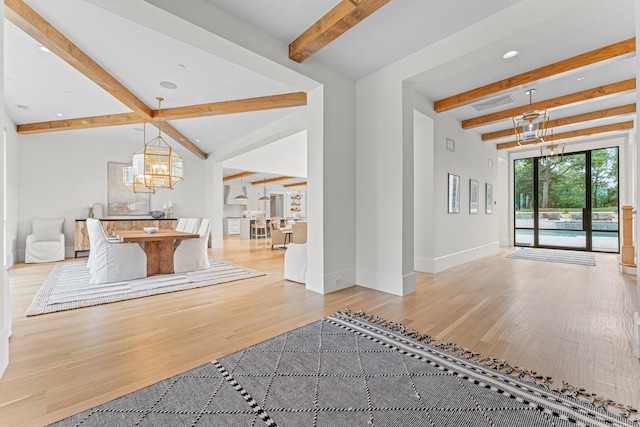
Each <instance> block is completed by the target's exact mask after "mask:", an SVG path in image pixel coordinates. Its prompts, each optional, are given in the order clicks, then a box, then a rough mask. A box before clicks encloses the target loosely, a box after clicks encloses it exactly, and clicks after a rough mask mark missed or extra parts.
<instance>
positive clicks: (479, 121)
mask: <svg viewBox="0 0 640 427" xmlns="http://www.w3.org/2000/svg"><path fill="white" fill-rule="evenodd" d="M635 88H636V79H635V78H632V79H628V80H623V81H621V82H616V83H611V84H608V85H604V86H600V87H596V88H593V89H587V90H583V91H581V92H576V93H571V94H568V95H564V96H559V97H557V98H552V99H547V100H545V101H539V102H535V103H533V104H532V105H524V106H520V107H514V108H510V109H508V110H502V111H497V112H495V113H491V114H486V115H484V116H478V117H474V118H471V119H467V120H463V121H462V128H463V129H470V128H473V127H476V126H480V125H483V124H486V123H492V122H496V121H498V120H504V119H508V118H511V117H514V116H519V115H521V114H522V113H523V112H524V111H527V110H531V109H533V110H546V109H549V108H555V107H561V106H563V105H568V104H574V103H577V102H581V101H586V100H589V99H593V98H599V97H603V96H608V95H612V94H616V93H621V92H626V91H630V90H635Z"/></svg>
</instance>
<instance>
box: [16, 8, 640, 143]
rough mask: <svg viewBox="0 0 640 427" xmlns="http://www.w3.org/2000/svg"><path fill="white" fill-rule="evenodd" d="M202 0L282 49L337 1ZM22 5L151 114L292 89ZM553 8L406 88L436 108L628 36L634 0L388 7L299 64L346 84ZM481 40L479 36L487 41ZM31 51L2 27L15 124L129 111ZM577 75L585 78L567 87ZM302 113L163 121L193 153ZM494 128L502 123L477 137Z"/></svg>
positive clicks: (613, 100)
mask: <svg viewBox="0 0 640 427" xmlns="http://www.w3.org/2000/svg"><path fill="white" fill-rule="evenodd" d="M138 1H140V0H138ZM205 1H207V2H209V3H210V4H211V8H212V10H213V11H215V10H216V8H217V7H219V8H221V9H223V10H225V11H227V12H229V13H232V14H234V15H237V16H238V17H240V18H241V19H242V20H244V21H246V22H247V23H249V24H250V25H252V26H255V27H258V28H260V29H261V30H262V31H264V32H265V33H267V34H268V35H269V36H271V37H273V38H275V39H277V40H279V41H281V42H282V45H283V48H286V46H287V45H288V43H289V42H291V41H293V40H294V39H295V37H297V36H298V35H299V34H300V33H302V31H304V29H306V28H307V27H309V26H310V25H311V24H313V22H315V21H316V20H317V19H319V18H320V17H321V16H322V15H323V14H325V13H326V12H327V11H328V10H329V9H331V8H332V7H333V6H334V5H335V4H337V3H338V0H314V1H304V2H303V1H284V0H243V1H237V0H205ZM26 3H27V4H29V5H30V6H31V7H32V8H34V9H35V10H36V11H37V12H38V13H39V14H41V15H42V16H43V17H44V18H45V19H46V20H48V21H49V22H50V23H51V24H53V25H54V26H55V27H56V28H58V29H59V30H60V31H61V32H62V33H63V34H64V35H65V36H67V37H68V38H69V39H71V40H72V41H73V42H74V43H76V44H77V45H78V46H79V47H80V48H81V49H82V50H83V51H84V52H85V53H87V54H88V55H89V56H90V57H92V58H93V59H94V60H96V61H97V62H98V63H100V64H101V65H102V67H104V68H105V69H106V70H107V71H109V72H110V73H111V74H112V75H113V76H114V77H116V78H117V79H118V80H119V81H120V82H122V83H123V84H124V85H125V86H126V87H128V88H129V89H130V90H131V91H132V92H133V93H134V94H135V95H136V96H138V97H139V98H140V99H142V100H143V101H144V102H145V103H147V105H149V106H150V107H152V108H156V107H157V101H156V100H155V98H156V97H157V96H162V97H164V98H165V101H164V102H163V104H162V106H163V107H173V106H183V105H191V104H198V103H206V102H214V101H222V100H233V99H240V98H246V97H255V96H263V95H271V94H280V93H287V92H295V91H299V90H301V89H300V88H297V87H292V86H289V85H286V84H283V83H281V82H279V81H276V80H274V79H273V78H270V77H268V76H267V75H261V74H259V73H256V72H255V71H251V70H248V69H246V68H244V67H241V66H239V65H236V64H233V63H231V62H229V61H227V60H224V59H221V58H218V57H215V56H213V55H210V54H208V53H206V52H204V51H203V50H199V49H196V48H194V47H191V46H189V45H187V44H185V43H182V42H180V41H177V40H174V39H172V38H170V37H167V36H165V35H163V34H160V33H158V32H155V31H153V30H151V29H149V28H146V27H143V26H140V25H138V24H136V23H134V22H132V21H129V20H127V19H124V18H122V17H120V16H117V15H116V14H113V13H111V12H109V11H106V10H103V9H101V8H99V7H97V6H95V5H94V4H92V3H90V2H87V1H83V0H57V1H55V2H53V1H48V0H26ZM147 3H158V4H161V3H163V0H148V1H147ZM554 5H558V6H557V7H558V8H567V11H566V12H565V13H564V14H560V15H557V16H554V14H550V16H551V18H550V19H549V22H546V23H545V25H544V26H540V27H536V28H533V29H530V28H528V27H527V25H526V24H527V14H526V13H522V14H520V16H521V19H522V22H521V23H520V24H521V25H522V26H523V37H522V38H518V39H513V38H512V39H508V40H505V39H502V40H499V41H497V42H495V41H494V42H491V43H487V46H486V48H485V49H483V50H481V51H477V52H473V53H470V54H468V55H458V56H456V55H455V53H453V54H452V55H451V57H452V60H451V62H449V63H448V64H445V65H444V66H441V67H438V68H435V69H429V71H427V72H425V73H424V74H423V75H419V76H416V78H415V79H414V80H415V82H416V89H417V90H418V91H419V92H421V93H422V94H424V95H425V96H427V97H428V98H430V99H431V100H436V99H439V98H442V97H446V96H451V95H454V94H456V93H458V92H461V91H464V90H469V89H473V88H475V87H477V86H480V85H483V84H487V83H491V82H494V81H496V80H499V79H501V78H505V77H508V76H511V75H515V74H517V73H521V72H525V71H528V70H531V69H534V68H537V67H541V66H544V65H547V64H549V63H552V62H555V61H559V60H562V59H565V58H568V57H571V56H574V55H577V54H580V53H584V52H587V51H589V50H592V49H595V48H599V47H602V46H605V45H608V44H611V43H614V42H617V41H621V40H624V39H627V38H630V37H633V36H634V35H635V10H634V5H635V2H634V1H633V0H607V1H606V2H604V1H601V0H563V2H557V1H556V2H555V3H554V1H552V0H538V1H530V0H522V1H516V0H485V1H482V2H480V1H477V0H450V1H437V2H436V1H427V0H392V1H390V2H389V3H388V4H386V5H385V6H383V7H382V8H381V9H380V10H378V11H377V12H375V13H374V14H373V15H371V16H369V17H368V18H367V19H365V20H364V21H363V22H361V23H360V24H358V25H356V27H354V28H353V29H351V30H349V31H348V32H347V33H345V34H344V35H342V36H341V37H339V38H338V39H336V40H335V41H333V42H332V43H330V44H329V45H328V46H326V47H324V48H323V49H321V50H320V51H319V52H317V53H316V54H315V55H313V56H312V57H311V58H310V59H309V60H308V61H319V62H322V63H325V64H326V65H328V66H329V67H331V68H333V69H335V70H337V71H339V72H341V73H343V74H345V75H348V76H351V77H352V78H354V79H357V78H360V77H363V76H366V75H368V74H370V73H372V72H374V71H376V70H378V69H380V68H382V67H384V66H386V65H388V64H391V63H393V62H395V61H397V60H398V59H400V58H403V57H405V56H407V55H409V54H411V53H413V52H415V51H417V50H419V49H422V48H424V47H426V46H430V45H432V44H434V43H436V42H438V41H441V40H444V39H446V38H447V37H450V36H452V35H454V34H455V33H456V32H459V31H461V30H463V29H465V28H467V27H470V26H473V25H476V24H477V23H478V22H480V21H482V20H486V19H495V17H494V15H495V14H496V13H498V12H500V11H502V10H504V9H506V8H509V7H514V8H524V7H525V6H527V7H535V8H536V9H539V8H542V9H543V11H544V10H545V7H546V8H549V7H555V6H554ZM175 7H179V6H175ZM523 10H526V9H523ZM547 10H548V9H547ZM492 17H493V18H492ZM518 24H519V23H518V22H512V21H508V22H501V21H496V26H495V31H497V32H499V31H500V26H505V27H507V26H509V27H510V26H513V25H518ZM525 30H526V31H525ZM487 38H488V39H490V37H489V34H488V35H487ZM37 45H38V43H37V42H36V41H35V40H33V39H31V38H30V37H29V36H27V35H26V34H24V33H23V32H22V31H20V30H18V29H17V28H16V27H14V26H13V24H11V23H9V22H8V21H6V20H5V53H4V55H5V61H4V66H5V107H6V111H7V113H8V114H9V116H10V117H11V118H12V119H13V120H14V121H15V122H16V123H18V124H22V123H33V122H40V121H50V120H57V119H59V117H57V116H56V114H57V113H62V114H63V115H64V116H63V117H62V118H77V117H86V116H94V115H104V114H116V113H123V112H128V111H130V110H129V109H128V108H127V107H125V106H124V105H122V104H121V103H120V102H119V101H117V100H115V99H114V98H113V97H112V96H111V95H109V94H108V93H106V92H105V91H104V90H103V89H101V88H100V87H99V86H97V85H96V84H94V83H92V82H91V81H89V80H88V79H87V78H85V77H84V76H82V75H81V74H80V73H79V72H78V71H76V70H75V69H73V68H72V67H71V66H69V65H68V64H66V63H65V62H63V61H62V60H60V59H58V58H57V57H55V55H53V54H51V53H49V54H47V53H43V52H41V51H39V50H37V49H36V47H37ZM509 49H516V50H519V51H520V52H521V53H520V55H518V56H517V57H516V58H514V59H511V60H508V61H507V60H504V59H502V58H501V55H502V53H504V51H506V50H509ZM426 65H428V64H426ZM425 69H427V67H426V66H425ZM578 76H584V77H585V78H584V79H583V80H580V81H577V80H576V77H578ZM634 76H635V58H629V59H626V60H617V61H609V62H608V63H606V65H604V66H593V67H589V68H588V69H585V70H579V71H577V72H574V73H569V74H567V75H566V76H564V77H563V78H562V79H556V80H550V81H547V82H538V83H536V84H535V85H531V86H535V88H536V89H537V92H536V94H535V95H534V101H535V100H542V99H547V98H551V97H556V96H559V95H561V94H565V93H572V92H575V91H578V90H582V88H587V87H596V86H599V85H603V84H607V83H611V82H614V81H619V80H624V79H628V78H632V77H634ZM162 81H171V82H174V83H176V84H177V85H178V88H177V89H175V90H168V89H164V88H163V87H161V86H160V82H162ZM524 90H525V88H524V87H523V88H517V89H514V90H510V91H509V93H511V94H512V95H513V96H514V98H515V99H516V104H514V105H513V106H515V105H524V104H526V103H528V100H527V98H526V96H525V95H524ZM634 100H635V93H628V94H624V95H622V96H620V97H609V98H607V99H602V100H598V101H597V103H598V104H599V108H606V107H609V106H613V105H622V104H625V103H633V102H634ZM19 106H26V107H28V109H25V108H21V107H19ZM303 108H304V107H295V108H287V109H281V110H269V111H260V112H252V113H241V114H233V115H223V116H212V117H207V118H197V119H188V120H179V121H173V122H172V123H171V124H172V125H173V126H174V127H176V128H177V129H178V130H179V131H180V132H182V133H183V134H184V135H186V136H187V137H188V138H189V139H191V140H192V141H193V142H194V143H196V144H197V145H198V146H199V147H200V148H201V149H202V150H203V151H205V152H206V153H211V152H213V151H214V150H217V149H219V148H221V147H223V146H225V145H227V144H230V143H233V142H234V141H237V140H238V139H239V138H242V137H243V136H246V135H248V134H250V133H252V132H255V131H256V130H258V129H260V128H263V127H264V126H266V125H267V124H269V123H272V122H274V121H275V120H278V119H281V118H283V117H285V116H287V115H289V114H291V113H293V112H295V111H297V110H300V109H303ZM499 109H500V108H496V109H492V110H487V111H485V112H483V114H484V113H490V112H493V111H495V110H499ZM593 109H594V107H592V106H589V105H588V104H587V103H586V102H584V103H581V104H579V105H575V106H572V107H571V108H563V109H558V110H557V111H554V110H552V111H551V112H550V114H551V115H552V119H553V118H555V117H559V116H562V117H564V116H568V115H574V114H577V113H578V112H581V110H584V111H586V110H593ZM451 114H453V115H454V116H455V117H457V118H459V119H466V118H469V117H472V116H475V115H478V114H479V113H478V112H476V111H475V110H474V109H473V108H472V107H470V106H467V107H462V108H458V109H455V110H452V111H451ZM605 122H606V120H605ZM505 126H506V123H505V122H504V121H503V122H502V123H497V124H492V125H488V126H486V128H483V129H479V131H481V132H485V131H489V130H496V129H500V128H504V127H505ZM140 128H141V126H140V125H133V126H118V127H109V128H100V129H87V130H76V131H72V132H78V133H81V134H82V135H87V136H88V137H90V136H92V135H100V137H101V138H113V139H118V140H122V141H131V144H132V149H134V148H137V147H138V146H139V145H141V143H142V136H141V131H140ZM495 142H500V141H495ZM178 151H180V154H182V155H183V156H191V155H193V154H191V153H189V152H188V151H187V150H186V149H183V148H179V150H178Z"/></svg>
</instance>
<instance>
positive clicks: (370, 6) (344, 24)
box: [289, 0, 389, 63]
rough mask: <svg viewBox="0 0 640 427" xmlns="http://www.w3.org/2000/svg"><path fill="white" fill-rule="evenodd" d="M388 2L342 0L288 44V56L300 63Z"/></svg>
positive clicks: (386, 0) (378, 0) (379, 0)
mask: <svg viewBox="0 0 640 427" xmlns="http://www.w3.org/2000/svg"><path fill="white" fill-rule="evenodd" d="M388 2H389V0H360V1H351V0H342V1H341V2H340V3H338V4H337V5H336V6H335V7H334V8H333V9H331V10H330V11H329V12H327V14H325V15H324V16H323V17H322V18H320V19H319V20H318V21H316V22H315V23H314V24H313V25H312V26H310V27H309V28H307V29H306V30H305V31H304V32H303V33H302V34H300V35H299V36H298V37H297V38H296V39H295V40H294V41H292V42H291V43H290V44H289V58H290V59H292V60H294V61H296V62H298V63H301V62H302V61H304V60H305V59H307V58H309V57H310V56H311V55H313V54H314V53H316V52H317V51H319V50H320V49H322V48H323V47H325V46H326V45H328V44H329V43H331V42H332V41H334V40H335V39H337V38H338V37H339V36H341V35H342V34H344V33H345V32H347V31H348V30H350V29H351V28H353V27H354V26H356V25H357V24H358V23H359V22H361V21H362V20H364V19H365V18H366V17H367V16H369V15H371V14H372V13H373V12H375V11H376V10H378V9H380V8H381V7H382V6H384V5H385V4H387V3H388Z"/></svg>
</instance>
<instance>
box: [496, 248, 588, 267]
mask: <svg viewBox="0 0 640 427" xmlns="http://www.w3.org/2000/svg"><path fill="white" fill-rule="evenodd" d="M507 258H518V259H528V260H532V261H546V262H560V263H564V264H580V265H591V266H595V265H596V256H595V254H593V253H592V252H579V251H563V250H558V249H539V248H520V249H516V250H515V251H513V252H511V253H510V254H509V255H507Z"/></svg>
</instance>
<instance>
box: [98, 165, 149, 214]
mask: <svg viewBox="0 0 640 427" xmlns="http://www.w3.org/2000/svg"><path fill="white" fill-rule="evenodd" d="M124 166H125V163H115V162H108V163H107V179H108V185H109V188H108V191H107V215H109V216H112V215H149V206H150V204H149V199H150V197H149V193H146V194H136V193H134V192H133V190H132V189H131V188H129V187H127V186H126V185H124V180H123V177H122V168H123V167H124Z"/></svg>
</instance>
